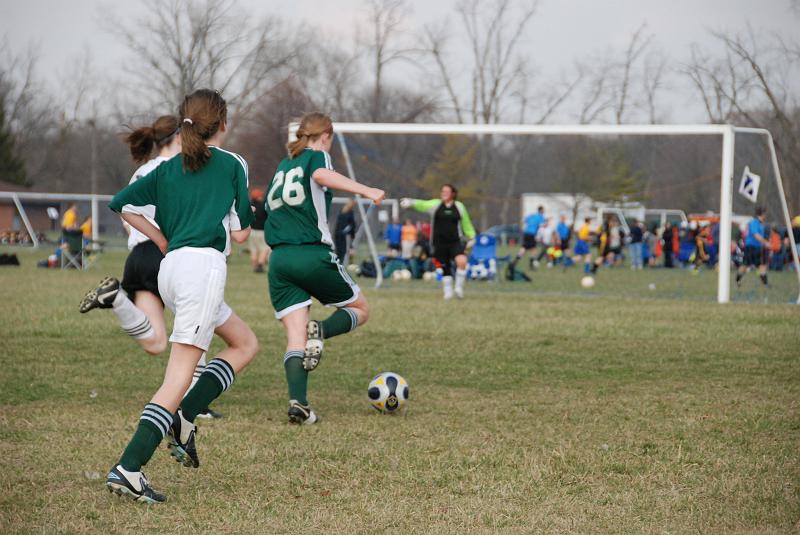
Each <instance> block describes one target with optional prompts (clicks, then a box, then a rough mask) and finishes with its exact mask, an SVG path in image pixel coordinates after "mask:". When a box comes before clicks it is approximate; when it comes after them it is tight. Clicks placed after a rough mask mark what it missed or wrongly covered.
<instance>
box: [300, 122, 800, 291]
mask: <svg viewBox="0 0 800 535" xmlns="http://www.w3.org/2000/svg"><path fill="white" fill-rule="evenodd" d="M333 127H334V132H335V133H336V136H337V139H338V140H339V142H340V144H341V147H342V153H343V155H344V158H345V161H346V164H347V171H348V173H349V176H350V178H352V179H354V180H357V178H356V176H355V173H354V170H353V164H352V161H351V159H350V154H349V151H348V150H347V144H346V142H345V134H465V135H490V134H506V135H543V136H563V135H651V136H670V135H716V136H722V169H721V172H720V207H719V214H720V233H719V265H720V266H726V267H729V266H730V265H731V216H732V211H733V170H734V169H733V168H734V141H735V136H736V133H737V132H738V133H746V134H757V135H761V136H764V137H765V139H766V143H767V146H768V147H769V150H770V154H771V156H772V165H773V167H774V176H775V180H776V186H777V190H778V192H779V193H780V201H781V206H782V208H783V216H784V219H785V222H786V228H787V229H788V230H789V232H787V234H788V236H789V240H790V243H791V249H792V260H793V262H794V267H795V273H796V275H797V278H798V283H799V284H800V259H798V255H797V247H796V244H795V242H794V236H793V235H792V232H791V217H790V215H789V208H788V206H787V205H786V196H785V195H784V192H783V184H782V182H781V175H780V169H779V168H778V158H777V155H776V153H775V145H774V143H773V140H772V135H771V134H770V133H769V131H768V130H766V129H762V128H743V127H738V126H733V125H726V124H725V125H716V124H708V125H672V124H670V125H526V124H492V125H486V124H423V123H334V125H333ZM296 128H297V127H296V123H293V124H291V125H289V136H290V137H291V136H292V135H293V134H294V132H295V131H296ZM358 207H359V211H360V212H361V216H362V220H364V221H366V217H365V216H366V214H365V213H364V210H363V208H362V207H361V203H358ZM367 235H368V236H370V233H369V232H367ZM370 249H371V251H372V253H373V256H374V257H375V261H376V265H378V264H377V253H376V252H375V249H374V243H372V240H371V239H370ZM377 271H378V273H379V274H380V269H378V270H377ZM730 276H731V270H730V269H729V268H728V269H720V270H719V276H718V279H717V301H718V302H719V303H727V302H729V301H730ZM379 277H380V275H379ZM380 283H381V280H380V278H379V279H378V281H377V284H376V286H380ZM797 302H798V304H800V293H799V294H798V297H797Z"/></svg>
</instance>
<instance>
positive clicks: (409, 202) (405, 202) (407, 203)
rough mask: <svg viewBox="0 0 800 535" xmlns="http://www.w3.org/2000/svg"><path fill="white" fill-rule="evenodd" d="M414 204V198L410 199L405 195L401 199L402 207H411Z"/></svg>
mask: <svg viewBox="0 0 800 535" xmlns="http://www.w3.org/2000/svg"><path fill="white" fill-rule="evenodd" d="M412 204H414V200H413V199H409V198H408V197H403V198H402V199H400V208H404V209H405V208H411V205H412Z"/></svg>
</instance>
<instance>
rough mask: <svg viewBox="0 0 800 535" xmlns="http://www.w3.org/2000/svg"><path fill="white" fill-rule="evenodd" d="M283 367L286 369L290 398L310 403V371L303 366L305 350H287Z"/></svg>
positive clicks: (302, 402)
mask: <svg viewBox="0 0 800 535" xmlns="http://www.w3.org/2000/svg"><path fill="white" fill-rule="evenodd" d="M283 369H284V370H286V383H287V384H288V385H289V399H294V400H296V401H298V402H299V403H301V404H303V405H308V397H307V396H308V372H307V371H306V369H305V368H303V352H302V351H287V352H286V354H285V355H284V356H283Z"/></svg>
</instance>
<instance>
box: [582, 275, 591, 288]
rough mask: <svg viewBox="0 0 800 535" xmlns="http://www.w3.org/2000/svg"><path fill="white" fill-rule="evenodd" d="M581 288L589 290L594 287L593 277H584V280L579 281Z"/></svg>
mask: <svg viewBox="0 0 800 535" xmlns="http://www.w3.org/2000/svg"><path fill="white" fill-rule="evenodd" d="M581 286H583V287H584V288H591V287H592V286H594V277H590V276H589V275H586V276H585V277H584V278H582V279H581Z"/></svg>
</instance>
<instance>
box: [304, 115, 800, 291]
mask: <svg viewBox="0 0 800 535" xmlns="http://www.w3.org/2000/svg"><path fill="white" fill-rule="evenodd" d="M289 129H290V135H291V134H292V132H293V125H290V127H289ZM334 131H335V135H336V138H337V140H338V144H337V145H336V146H334V149H333V151H334V152H336V151H339V153H338V154H335V155H334V158H335V159H338V158H341V159H342V160H343V161H344V164H345V170H346V172H347V173H348V175H349V176H350V177H352V178H354V179H356V180H359V179H360V180H363V181H365V182H368V183H370V185H377V186H381V187H383V188H384V189H386V190H387V192H388V194H390V195H391V196H394V197H398V198H399V197H404V196H410V197H421V196H423V195H425V196H428V197H433V196H436V189H435V186H434V184H441V183H444V182H454V183H456V184H458V185H459V187H460V188H461V189H462V192H463V193H464V194H465V195H467V194H468V195H470V198H469V200H467V199H466V198H463V197H462V200H465V202H466V203H467V205H468V206H475V208H476V212H478V215H477V216H476V215H473V221H474V222H475V223H476V226H477V227H478V229H479V230H487V228H488V227H493V226H495V225H504V226H509V224H515V223H519V221H520V219H521V218H522V217H524V215H525V214H521V213H520V211H521V210H520V208H519V207H520V201H519V199H520V196H521V195H522V194H523V193H526V192H549V193H555V192H566V193H569V194H571V195H574V196H575V198H579V197H580V196H592V197H594V196H596V197H598V198H601V197H604V198H607V199H615V200H616V201H617V202H618V203H620V205H624V204H626V203H629V201H631V200H638V201H639V202H640V204H642V207H643V208H642V213H647V214H653V213H654V214H657V216H658V217H660V218H661V219H662V220H665V219H667V214H669V213H670V212H683V213H686V214H689V219H690V222H684V224H691V225H692V228H694V225H696V224H700V225H706V224H709V225H710V224H713V225H714V236H713V241H714V245H715V254H716V258H715V265H716V266H718V267H717V268H716V292H715V298H716V301H718V302H719V303H727V302H729V301H731V300H732V299H731V297H732V274H733V273H735V266H737V265H739V264H740V263H741V261H742V260H741V258H740V256H741V255H740V254H739V253H740V251H739V248H738V242H739V237H740V235H741V233H742V230H743V229H746V226H747V222H748V221H749V220H750V219H751V218H752V216H753V212H754V210H755V207H756V206H765V207H767V213H768V221H767V225H768V228H770V227H771V228H773V229H774V231H775V233H776V235H777V236H778V237H779V239H780V240H781V242H782V243H786V247H785V248H781V250H780V251H778V250H777V249H776V250H775V254H774V255H773V254H770V262H773V260H774V261H775V262H776V266H775V268H776V269H779V270H781V271H783V273H782V274H781V275H780V276H779V282H780V285H782V288H783V289H782V290H781V291H782V292H783V294H782V295H781V296H778V297H777V298H775V299H773V301H780V302H798V303H800V261H799V260H798V254H797V244H796V243H795V241H794V236H793V234H792V231H791V214H790V212H789V207H788V206H787V201H786V196H785V194H784V189H783V183H782V180H781V174H780V169H779V167H778V160H777V156H776V153H775V147H774V143H773V140H772V136H771V135H770V133H769V131H767V130H764V129H757V128H742V127H737V126H732V125H502V124H497V125H464V124H421V123H414V124H396V123H387V124H379V123H335V124H334ZM340 161H341V160H340ZM597 162H600V163H597ZM601 164H602V165H603V166H605V167H607V169H608V170H607V172H605V173H604V174H602V176H600V175H598V174H597V173H596V172H595V168H596V167H597V166H598V165H601ZM740 178H741V181H740ZM600 182H602V184H601V183H600ZM748 188H749V189H748ZM358 207H359V211H360V215H361V217H362V219H364V220H365V221H367V225H369V222H368V219H369V218H368V217H367V213H366V212H367V208H365V207H364V206H363V205H362V203H358ZM470 209H472V208H470ZM659 214H660V215H659ZM554 215H555V214H554ZM571 215H573V216H574V214H571ZM709 222H710V223H709ZM571 223H574V221H573V222H571ZM367 230H368V234H371V233H370V232H369V229H367ZM682 230H683V229H682V227H681V231H682ZM687 232H688V231H687ZM374 241H375V240H370V243H369V248H370V253H371V255H372V256H373V257H374V259H375V262H376V263H377V258H378V251H377V249H376V244H375V243H374ZM779 252H780V255H783V256H782V259H779V256H780V255H779V254H778V253H779ZM692 258H693V257H692ZM692 261H693V260H692ZM682 262H683V263H684V265H687V264H689V263H688V262H684V261H683V260H682ZM778 262H782V263H781V264H780V265H778ZM379 271H380V270H379ZM791 271H793V272H794V273H793V274H791V273H790V272H791ZM755 279H757V278H756V277H755V276H750V278H749V279H747V281H748V283H749V281H751V280H755ZM380 284H381V281H380V279H379V280H378V281H377V286H380ZM653 286H654V285H652V284H651V287H653ZM754 288H755V287H754ZM734 291H736V289H734ZM755 292H756V290H753V291H752V292H751V294H754V295H755ZM741 295H744V293H741V294H740V293H736V294H735V297H736V299H735V300H748V299H746V298H742V297H740V296H741ZM751 297H752V296H751ZM750 300H758V296H757V295H756V297H755V298H753V299H750Z"/></svg>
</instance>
